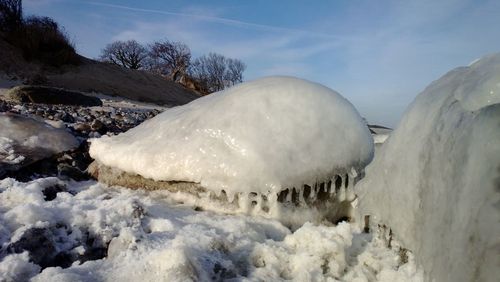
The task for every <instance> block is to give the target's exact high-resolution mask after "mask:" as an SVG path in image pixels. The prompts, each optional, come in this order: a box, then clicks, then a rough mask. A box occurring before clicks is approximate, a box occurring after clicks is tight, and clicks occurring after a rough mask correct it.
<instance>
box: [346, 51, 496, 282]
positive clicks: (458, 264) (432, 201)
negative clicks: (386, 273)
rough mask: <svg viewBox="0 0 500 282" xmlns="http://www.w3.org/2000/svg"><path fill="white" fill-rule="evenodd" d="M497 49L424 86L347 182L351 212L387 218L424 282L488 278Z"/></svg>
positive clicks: (492, 264) (492, 273) (492, 274)
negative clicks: (356, 178) (355, 201)
mask: <svg viewBox="0 0 500 282" xmlns="http://www.w3.org/2000/svg"><path fill="white" fill-rule="evenodd" d="M499 86H500V54H496V55H490V56H486V57H484V58H483V59H481V60H479V61H476V62H474V63H473V64H471V65H470V66H468V67H460V68H457V69H455V70H452V71H450V72H449V73H447V74H446V75H444V76H443V77H442V78H440V79H439V80H437V81H435V82H433V83H432V84H431V85H429V86H428V87H427V88H426V89H425V90H424V91H423V92H422V93H421V94H420V95H419V96H418V97H417V98H416V99H415V101H414V102H413V103H412V104H411V106H410V108H409V110H407V112H406V114H405V116H404V117H403V119H402V120H401V122H400V124H399V126H398V128H397V129H396V130H395V131H394V132H393V133H391V136H390V138H388V139H387V141H386V142H385V144H384V146H382V147H381V149H380V151H378V152H377V154H376V156H375V160H374V161H373V163H372V164H370V165H369V166H368V167H367V169H366V176H365V178H364V179H363V180H362V181H361V182H359V183H358V184H357V185H356V186H355V191H356V193H357V194H358V196H359V217H360V218H362V217H364V216H365V215H370V222H371V223H372V225H374V224H376V223H378V224H386V225H387V226H389V227H390V228H392V231H393V233H394V236H395V237H396V238H398V239H399V241H401V243H402V244H403V245H404V246H405V247H407V248H409V249H410V250H412V251H413V252H414V253H415V256H416V258H417V259H418V263H419V264H420V265H422V266H423V268H424V271H425V279H426V280H429V281H496V280H497V279H498V277H500V270H499V268H498V246H499V245H498V244H499V241H498V234H500V225H499V224H498V222H500V212H499V206H498V205H499V203H500V194H499V190H498V187H499V186H498V179H500V178H499V172H500V167H499V164H500V142H499V140H500V126H499V121H500V104H499V102H500V100H499V99H500V91H499Z"/></svg>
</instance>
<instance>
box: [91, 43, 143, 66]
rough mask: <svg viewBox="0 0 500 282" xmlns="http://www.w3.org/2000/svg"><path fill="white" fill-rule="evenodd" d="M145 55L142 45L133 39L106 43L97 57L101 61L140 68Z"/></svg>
mask: <svg viewBox="0 0 500 282" xmlns="http://www.w3.org/2000/svg"><path fill="white" fill-rule="evenodd" d="M146 57H147V51H146V48H145V47H144V46H142V45H141V44H140V43H138V42H137V41H135V40H128V41H115V42H113V43H110V44H108V45H107V46H106V47H105V48H104V49H103V50H102V51H101V56H100V57H99V58H100V60H101V61H103V62H109V63H113V64H116V65H120V66H122V67H126V68H129V69H141V68H143V67H144V65H143V63H144V61H145V59H146Z"/></svg>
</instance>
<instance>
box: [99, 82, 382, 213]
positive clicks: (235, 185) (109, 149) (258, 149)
mask: <svg viewBox="0 0 500 282" xmlns="http://www.w3.org/2000/svg"><path fill="white" fill-rule="evenodd" d="M90 154H91V156H92V157H93V158H94V159H96V160H97V162H99V163H100V164H103V165H105V166H108V167H112V168H117V169H119V170H121V171H124V172H127V173H132V174H138V175H140V176H142V177H144V178H148V179H152V180H155V181H181V182H192V183H196V184H199V185H200V186H201V187H204V188H207V189H209V190H210V191H214V192H215V193H218V194H219V193H221V192H222V191H223V192H224V194H227V197H228V199H229V201H231V199H233V198H234V197H235V196H238V195H239V196H240V198H241V195H249V194H250V193H258V194H260V195H264V196H265V197H264V198H266V199H270V200H271V201H273V200H274V201H275V200H276V198H277V197H278V193H280V192H282V191H284V190H286V189H293V188H295V190H289V191H288V192H287V193H285V194H284V195H283V194H281V196H282V197H283V198H285V199H289V200H292V198H297V201H300V202H304V197H305V198H307V197H309V198H315V197H317V195H318V193H319V192H320V189H321V191H324V192H327V191H328V192H329V193H330V192H331V193H333V192H335V190H337V192H339V193H344V194H346V191H345V190H346V188H347V187H349V186H350V185H349V180H348V178H349V177H350V178H351V181H350V184H351V185H352V183H353V178H354V177H355V176H356V172H355V171H356V170H357V171H359V170H361V169H362V168H364V166H366V164H368V163H369V162H370V161H371V159H372V157H373V140H372V138H371V136H370V133H369V131H368V128H367V126H366V125H365V124H364V122H363V120H362V118H361V117H360V116H359V114H358V112H357V111H356V109H355V108H354V107H353V106H352V105H351V103H349V102H348V101H347V100H346V99H344V98H343V97H342V96H341V95H340V94H338V93H336V92H335V91H332V90H331V89H329V88H326V87H324V86H322V85H320V84H316V83H312V82H309V81H305V80H301V79H297V78H292V77H268V78H263V79H259V80H255V81H252V82H248V83H243V84H240V85H238V86H235V87H233V88H231V89H228V90H226V91H222V92H220V93H215V94H212V95H209V96H205V97H203V98H200V99H198V100H195V101H193V102H191V103H189V104H187V105H184V106H181V107H177V108H173V109H170V110H167V111H165V112H164V113H162V114H160V115H158V116H157V117H155V118H153V119H151V120H148V121H146V122H144V123H143V124H141V125H140V126H138V127H136V128H134V129H132V130H130V131H128V132H126V133H123V134H120V135H118V136H115V137H110V138H109V137H103V138H100V139H95V140H93V141H92V144H91V147H90ZM336 175H339V176H341V177H342V178H341V179H338V177H337V178H335V176H336ZM349 175H350V176H349ZM332 178H333V179H332ZM335 182H337V184H338V185H337V186H338V187H334V184H335ZM317 183H324V184H325V185H323V186H322V187H320V186H317V185H315V184H317ZM327 186H328V187H327ZM304 187H305V188H304ZM332 187H333V188H332ZM335 188H337V189H335ZM306 190H307V191H306ZM352 197H353V195H351V198H352ZM344 198H345V196H344ZM255 203H256V205H257V206H259V205H260V202H259V200H257V201H255ZM240 206H241V205H240Z"/></svg>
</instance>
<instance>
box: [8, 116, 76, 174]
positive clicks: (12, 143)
mask: <svg viewBox="0 0 500 282" xmlns="http://www.w3.org/2000/svg"><path fill="white" fill-rule="evenodd" d="M77 146H78V141H77V140H76V139H75V137H73V135H71V134H70V133H68V132H66V131H64V130H62V129H57V128H54V127H52V126H50V125H48V124H46V123H44V122H40V121H37V120H34V119H31V118H26V117H23V116H20V115H15V114H5V113H0V164H1V163H6V164H19V163H22V162H23V161H27V158H26V157H27V156H28V157H31V158H43V157H48V156H50V155H51V154H55V153H58V152H62V151H66V150H70V149H72V148H75V147H77ZM35 156H36V157H35Z"/></svg>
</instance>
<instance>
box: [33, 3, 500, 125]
mask: <svg viewBox="0 0 500 282" xmlns="http://www.w3.org/2000/svg"><path fill="white" fill-rule="evenodd" d="M24 7H25V13H26V14H37V15H44V16H49V17H52V18H54V19H55V20H56V21H58V22H59V23H60V24H61V25H62V26H64V27H65V29H66V31H67V32H68V34H69V35H70V38H71V39H72V40H73V42H74V44H75V45H76V48H77V50H78V51H79V52H80V53H81V54H83V55H85V56H87V57H91V58H95V57H97V56H98V55H99V52H100V50H101V49H102V48H103V47H104V46H105V45H106V44H107V43H110V42H112V41H114V40H125V39H136V40H137V41H139V42H141V43H148V42H151V41H154V40H161V39H165V38H167V39H170V40H175V41H182V42H184V43H186V44H187V45H188V46H189V47H190V48H191V51H192V53H193V55H194V56H195V57H196V56H199V55H202V54H205V53H208V52H217V53H221V54H223V55H225V56H228V57H235V58H239V59H241V60H243V61H244V62H245V63H246V65H247V70H246V72H245V80H251V79H255V78H258V77H262V76H266V75H293V76H297V77H302V78H306V79H309V80H312V81H316V82H319V83H322V84H324V85H326V86H328V87H330V88H332V89H334V90H336V91H338V92H340V93H341V94H342V95H343V96H344V97H346V98H347V99H349V100H350V101H351V102H352V103H353V104H354V105H355V106H356V108H357V109H358V111H359V112H360V113H361V114H362V115H363V116H365V117H366V118H367V119H368V120H369V121H370V122H371V123H378V124H383V125H388V126H395V125H396V124H397V122H398V121H399V119H400V117H401V115H402V113H403V112H404V110H405V109H406V107H407V106H408V105H409V103H411V101H412V100H413V99H414V98H415V96H416V95H417V94H418V93H419V92H421V91H422V90H423V89H424V88H425V87H426V86H427V85H428V84H429V83H430V82H432V81H433V80H435V79H437V78H439V77H440V76H441V75H443V74H444V73H446V72H447V71H448V70H450V69H452V68H454V67H456V66H461V65H467V64H469V63H470V62H471V61H473V60H474V59H476V58H478V57H480V56H482V55H484V54H489V53H494V52H499V51H500V1H497V0H490V1H480V0H478V1H474V0H420V1H409V0H408V1H396V0H394V1H385V0H382V1H370V0H365V1H361V0H360V1H357V0H350V1H348V0H343V1H340V0H339V1H333V0H323V1H313V0H311V1H270V0H267V1H265V0H262V1H261V0H252V1H185V0H184V1H183V0H173V1H159V0H151V1H132V0H125V1H113V0H95V1H83V0H82V1H77V0H25V1H24Z"/></svg>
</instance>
